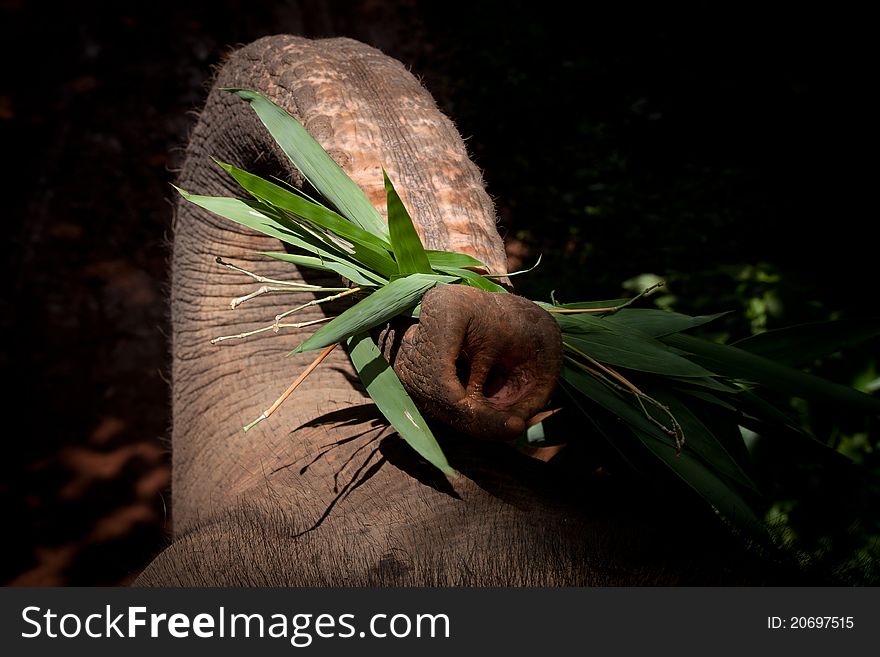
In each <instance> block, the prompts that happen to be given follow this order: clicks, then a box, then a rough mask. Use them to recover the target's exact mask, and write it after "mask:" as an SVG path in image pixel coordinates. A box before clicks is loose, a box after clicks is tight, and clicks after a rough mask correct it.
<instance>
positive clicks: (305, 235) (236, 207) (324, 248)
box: [175, 187, 397, 276]
mask: <svg viewBox="0 0 880 657" xmlns="http://www.w3.org/2000/svg"><path fill="white" fill-rule="evenodd" d="M175 189H177V191H178V192H180V195H181V196H183V198H185V199H186V200H187V201H190V202H191V203H194V204H195V205H198V206H199V207H202V208H204V209H206V210H209V211H210V212H213V213H214V214H217V215H220V216H221V217H224V218H226V219H229V220H230V221H234V222H235V223H237V224H239V225H242V226H245V227H247V228H250V229H252V230H255V231H257V232H260V233H263V234H264V235H268V236H269V237H274V238H276V239H279V240H281V241H282V242H284V243H286V244H290V245H292V246H296V247H298V248H300V249H303V250H305V251H308V252H310V253H312V254H314V255H315V256H317V257H319V258H322V259H325V260H328V261H335V262H341V263H343V264H347V265H349V266H350V267H354V268H356V269H358V270H359V271H361V273H362V274H363V275H365V276H369V274H370V273H371V272H370V270H369V269H367V268H366V267H363V266H361V265H360V264H359V263H358V262H357V261H356V259H355V258H352V257H351V254H348V253H345V252H343V251H342V250H340V248H339V247H338V246H336V245H334V244H333V243H332V242H328V241H326V240H324V239H323V238H321V237H319V236H316V235H315V234H313V233H310V232H308V231H306V230H304V229H303V228H302V227H300V226H297V225H296V224H295V223H294V222H293V221H291V220H290V219H287V218H285V217H282V216H280V215H279V214H278V211H277V210H275V209H274V208H272V207H269V206H267V205H265V204H264V203H262V202H260V201H241V200H239V199H235V198H226V197H222V196H200V195H198V194H190V193H189V192H187V191H185V190H183V189H180V188H179V187H175ZM388 263H389V264H390V266H391V267H392V268H393V269H394V271H395V272H396V270H397V265H396V264H394V262H393V261H391V260H388ZM389 275H390V274H389Z"/></svg>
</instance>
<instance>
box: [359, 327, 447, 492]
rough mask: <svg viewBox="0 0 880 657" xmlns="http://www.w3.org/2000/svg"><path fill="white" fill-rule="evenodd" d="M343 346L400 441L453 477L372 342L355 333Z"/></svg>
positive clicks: (399, 384)
mask: <svg viewBox="0 0 880 657" xmlns="http://www.w3.org/2000/svg"><path fill="white" fill-rule="evenodd" d="M346 344H347V345H348V353H349V356H350V357H351V362H352V363H353V364H354V368H355V370H357V373H358V376H360V378H361V381H362V382H363V384H364V387H365V388H366V389H367V394H369V395H370V398H371V399H372V400H373V402H375V404H376V406H378V407H379V410H380V411H382V415H384V416H385V418H386V419H387V420H388V422H390V423H391V426H393V427H394V428H395V429H396V430H397V433H399V434H400V437H401V438H403V439H404V440H405V441H406V442H407V443H408V444H409V445H410V447H412V448H413V449H414V450H416V452H418V453H419V454H421V455H422V456H423V457H424V458H425V459H427V461H428V462H429V463H431V464H432V465H434V466H435V467H436V468H438V469H439V470H440V471H441V472H442V473H443V474H445V475H447V476H450V477H457V476H458V475H457V473H456V472H455V470H453V469H452V468H451V467H450V466H449V463H448V462H447V460H446V456H445V455H444V454H443V450H442V449H440V445H438V444H437V440H436V439H435V438H434V434H432V433H431V429H430V428H428V424H427V423H426V422H425V419H424V418H423V417H422V415H421V414H420V413H419V410H418V409H417V408H416V405H415V404H414V403H413V400H412V399H411V398H410V396H409V395H408V394H407V392H406V390H405V389H404V387H403V384H402V383H401V382H400V379H398V378H397V374H395V373H394V370H393V369H391V366H390V365H389V364H388V361H386V360H385V358H384V356H382V353H381V352H380V351H379V348H378V347H377V346H376V343H375V342H373V339H372V338H371V337H370V336H369V335H367V334H366V333H359V334H357V335H354V336H352V337H351V338H349V339H348V340H347V342H346Z"/></svg>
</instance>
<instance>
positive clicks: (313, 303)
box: [275, 287, 363, 322]
mask: <svg viewBox="0 0 880 657" xmlns="http://www.w3.org/2000/svg"><path fill="white" fill-rule="evenodd" d="M362 289H363V288H360V287H353V288H351V289H348V288H344V291H343V292H340V293H339V294H334V295H332V296H329V297H323V298H321V299H312V300H311V301H309V302H308V303H304V304H302V305H301V306H297V307H296V308H291V309H290V310H287V311H285V312H283V313H281V314H280V315H275V321H276V322H277V321H278V320H280V319H284V318H285V317H287V316H288V315H292V314H293V313H297V312H299V311H300V310H304V309H305V308H308V307H309V306H318V305H321V304H322V303H329V302H331V301H336V300H337V299H341V298H342V297H347V296H348V295H349V294H355V293H356V292H360V291H361V290H362Z"/></svg>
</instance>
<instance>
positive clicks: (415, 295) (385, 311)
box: [290, 274, 455, 354]
mask: <svg viewBox="0 0 880 657" xmlns="http://www.w3.org/2000/svg"><path fill="white" fill-rule="evenodd" d="M454 280H455V279H454V278H452V277H450V276H437V275H432V274H410V275H409V276H406V277H405V278H398V279H395V280H393V281H391V282H390V283H388V285H385V286H384V287H380V288H379V289H378V290H376V291H375V292H373V293H372V294H371V295H370V296H368V297H367V298H366V299H364V300H362V301H360V302H358V303H357V304H355V305H354V306H352V307H351V308H349V309H348V310H346V311H345V312H343V313H342V314H341V315H339V316H338V317H336V318H335V319H333V320H332V321H330V322H328V323H327V324H324V326H322V327H321V328H320V329H318V330H317V331H315V333H314V334H313V335H312V336H311V337H309V338H308V339H306V340H305V341H304V342H303V343H302V344H301V345H299V346H298V347H297V348H296V349H294V350H293V351H292V352H290V353H291V354H298V353H301V352H303V351H311V350H312V349H320V348H322V347H326V346H328V345H331V344H333V343H334V342H341V341H342V340H345V339H347V338H349V337H351V336H352V335H356V334H358V333H362V332H364V331H367V330H369V329H371V328H373V327H374V326H376V325H378V324H381V323H383V322H387V321H388V320H389V319H391V318H392V317H394V316H395V315H398V314H399V313H401V312H403V311H405V310H409V309H410V308H412V307H414V306H415V305H416V304H417V303H418V302H419V300H420V299H421V298H422V295H424V294H425V292H427V291H428V290H430V289H431V288H432V287H434V286H435V285H437V284H438V283H450V282H452V281H454Z"/></svg>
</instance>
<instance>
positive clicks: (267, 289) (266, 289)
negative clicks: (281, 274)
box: [230, 285, 346, 310]
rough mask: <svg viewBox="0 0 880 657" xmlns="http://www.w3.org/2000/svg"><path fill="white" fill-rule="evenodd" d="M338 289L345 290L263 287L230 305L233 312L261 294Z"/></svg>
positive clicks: (301, 292)
mask: <svg viewBox="0 0 880 657" xmlns="http://www.w3.org/2000/svg"><path fill="white" fill-rule="evenodd" d="M340 289H346V288H338V287H324V288H319V289H315V288H307V289H300V288H292V287H287V286H284V287H274V286H270V285H264V286H263V287H260V288H257V289H256V290H255V291H253V292H251V293H250V294H245V295H244V296H243V297H237V298H235V299H233V300H232V301H231V302H230V305H231V306H232V309H233V310H235V309H236V307H238V306H240V305H241V304H243V303H244V302H245V301H250V300H251V299H253V298H254V297H258V296H260V295H261V294H271V293H277V292H282V293H293V294H297V293H299V294H303V293H314V292H336V291H337V290H340Z"/></svg>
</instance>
